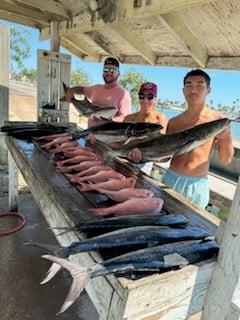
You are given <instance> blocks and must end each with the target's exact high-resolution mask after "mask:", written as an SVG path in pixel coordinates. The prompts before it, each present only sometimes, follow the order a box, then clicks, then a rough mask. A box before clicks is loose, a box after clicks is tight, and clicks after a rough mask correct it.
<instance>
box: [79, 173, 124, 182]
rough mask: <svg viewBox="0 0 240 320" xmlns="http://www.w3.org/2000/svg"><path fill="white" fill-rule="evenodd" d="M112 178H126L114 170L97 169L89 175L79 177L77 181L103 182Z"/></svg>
mask: <svg viewBox="0 0 240 320" xmlns="http://www.w3.org/2000/svg"><path fill="white" fill-rule="evenodd" d="M112 179H126V177H125V176H124V175H123V174H121V173H120V172H117V171H115V170H107V171H99V172H98V173H94V174H92V175H89V176H84V177H79V178H78V179H77V182H94V183H96V182H104V181H109V180H112Z"/></svg>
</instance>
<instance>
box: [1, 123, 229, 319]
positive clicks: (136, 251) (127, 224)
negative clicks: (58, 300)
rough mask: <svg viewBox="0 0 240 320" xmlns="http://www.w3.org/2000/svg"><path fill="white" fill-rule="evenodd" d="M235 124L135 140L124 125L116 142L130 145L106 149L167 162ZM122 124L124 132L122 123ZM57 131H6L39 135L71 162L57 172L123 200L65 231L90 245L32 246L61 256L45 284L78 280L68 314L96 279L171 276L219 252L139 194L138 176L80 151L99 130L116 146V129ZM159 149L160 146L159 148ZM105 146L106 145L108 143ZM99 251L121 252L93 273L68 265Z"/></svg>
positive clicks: (204, 235)
mask: <svg viewBox="0 0 240 320" xmlns="http://www.w3.org/2000/svg"><path fill="white" fill-rule="evenodd" d="M229 123H230V120H228V119H221V120H218V121H215V122H212V123H209V124H207V125H200V126H198V127H195V128H192V129H188V130H185V131H184V132H180V133H177V134H175V135H174V136H172V135H160V134H159V128H152V133H151V134H150V128H151V127H150V128H148V129H147V132H145V131H144V130H145V129H144V126H143V127H141V126H140V127H138V130H140V131H137V133H136V132H135V133H134V135H135V136H134V138H132V136H131V135H133V132H134V130H135V129H134V128H135V127H134V125H133V124H131V125H130V124H124V126H126V125H127V127H124V128H123V124H120V125H119V127H121V134H120V135H119V134H118V135H116V136H115V137H113V139H116V140H114V141H113V140H111V141H113V142H117V141H119V139H120V140H121V139H123V140H124V144H123V145H122V146H121V147H120V148H119V150H115V151H114V150H112V149H110V148H106V150H105V152H106V154H108V155H109V154H111V156H113V157H114V156H123V157H124V156H126V154H127V153H128V152H129V149H131V148H134V147H139V148H140V150H141V151H142V153H143V156H144V160H146V161H147V160H156V159H157V160H159V159H161V158H162V157H166V156H172V155H173V154H174V152H188V151H190V150H191V149H192V148H194V147H195V146H197V145H199V144H201V143H204V142H205V141H206V139H208V138H209V137H211V136H212V135H214V134H215V133H216V131H221V130H222V129H223V128H224V127H226V126H227V125H228V124H229ZM114 125H115V129H114V130H116V124H114ZM21 129H22V130H21ZM53 130H55V128H52V127H51V126H45V125H43V126H40V127H37V126H36V127H29V128H26V130H24V129H23V127H22V128H21V127H16V130H15V131H14V129H12V128H9V127H2V128H1V131H2V132H8V133H9V134H10V135H12V136H14V137H17V138H29V137H30V136H31V139H33V140H35V141H39V142H40V143H39V146H40V147H41V148H42V149H43V150H45V151H47V152H49V153H51V154H53V155H54V157H55V158H57V157H58V155H61V156H63V159H61V160H58V161H56V169H57V170H59V171H60V172H62V173H63V174H64V175H66V176H67V178H68V179H69V180H70V181H71V182H72V183H75V184H77V185H79V186H80V187H81V188H80V191H81V192H89V191H91V190H93V191H96V192H98V193H101V194H104V195H106V196H107V197H108V198H109V199H112V200H113V201H114V202H115V204H114V205H112V206H109V207H106V208H91V209H89V213H92V214H94V215H96V216H102V217H101V219H100V220H97V221H93V222H91V223H87V224H86V223H85V224H79V225H76V226H73V227H71V228H68V227H66V228H65V229H63V232H68V231H69V230H74V231H76V232H78V231H79V232H84V233H86V234H88V233H89V231H91V233H93V235H91V236H90V237H89V236H88V237H87V238H86V239H85V240H82V241H79V242H73V243H70V244H69V246H67V247H64V248H62V247H59V246H57V247H56V246H50V245H46V244H39V243H30V244H31V245H37V246H40V247H44V248H46V249H48V250H49V251H50V252H53V253H54V254H55V255H56V256H52V255H44V256H43V258H46V259H48V260H50V261H52V262H53V264H52V266H51V268H50V269H49V271H48V275H47V277H46V278H45V279H44V280H43V281H42V283H46V282H48V281H49V280H50V279H51V278H52V277H53V276H54V275H55V274H56V273H57V272H58V270H59V269H60V268H61V266H62V267H64V268H66V269H67V270H68V271H69V272H70V273H71V275H72V277H73V283H72V286H71V289H70V291H69V294H68V296H67V298H66V300H65V302H64V304H63V306H62V308H61V310H60V313H61V312H64V311H65V310H66V309H67V308H69V307H70V306H71V304H72V303H73V302H74V301H75V300H76V299H77V297H78V295H79V294H80V293H81V292H82V290H83V289H84V287H85V285H86V283H87V282H88V280H89V279H90V278H94V277H97V276H103V275H106V274H109V273H113V274H116V275H122V276H126V273H130V274H131V275H133V276H135V275H136V274H139V273H141V272H143V271H144V272H164V271H167V270H169V269H176V268H181V267H183V266H185V265H188V264H191V263H196V262H198V261H201V260H205V259H208V258H211V257H213V256H214V255H216V254H217V253H218V250H219V246H218V244H217V243H216V242H215V241H214V240H213V238H212V235H211V234H209V233H208V232H206V231H204V230H202V229H201V228H196V227H193V226H191V225H189V223H188V221H187V219H186V218H185V217H183V216H182V215H179V214H175V215H165V214H164V210H162V207H163V200H162V199H161V198H157V197H154V194H153V193H152V192H151V191H150V190H146V189H142V188H137V187H136V182H137V178H136V177H135V176H130V177H125V176H123V175H122V174H121V173H119V172H117V171H115V170H113V169H112V167H111V166H108V165H107V164H106V163H105V162H104V160H105V159H104V160H103V158H102V157H100V156H99V155H98V154H96V153H95V152H94V151H93V149H91V148H89V147H80V146H79V144H78V142H77V139H79V137H85V136H86V135H87V134H89V133H91V130H95V132H94V133H95V134H98V138H99V139H100V140H101V139H102V140H104V138H105V139H107V141H109V137H110V136H112V133H111V130H112V123H110V122H109V124H107V123H106V124H105V126H100V127H98V128H95V129H94V128H93V129H87V131H85V132H81V133H79V132H78V130H75V131H74V130H68V129H67V128H65V127H64V126H63V127H62V128H61V129H59V130H58V131H57V130H55V132H53ZM104 130H105V131H104ZM119 130H120V128H119ZM24 131H25V132H24ZM103 132H104V134H103ZM119 132H120V131H118V133H119ZM41 133H42V134H43V135H41ZM48 133H49V135H48ZM138 134H139V135H138ZM166 141H168V143H166ZM176 141H178V142H177V146H176V145H174V143H175V142H176ZM173 142H174V143H173ZM156 145H157V146H159V148H156ZM99 146H100V147H102V145H101V143H99ZM163 146H164V148H163ZM165 148H167V149H166V150H165ZM109 216H114V217H109ZM94 230H97V231H96V232H95V231H94ZM94 233H95V235H94ZM99 233H100V234H99ZM96 234H97V235H96ZM118 249H124V250H123V253H122V252H121V250H120V252H121V253H120V254H119V250H118ZM92 250H100V252H101V253H102V252H109V251H111V252H113V253H114V254H113V256H110V257H107V259H104V261H103V262H102V263H100V264H93V265H91V266H89V267H87V268H84V267H82V266H80V265H76V264H74V263H72V262H70V261H69V260H68V259H67V258H68V257H69V256H70V255H73V254H76V253H80V252H86V251H92Z"/></svg>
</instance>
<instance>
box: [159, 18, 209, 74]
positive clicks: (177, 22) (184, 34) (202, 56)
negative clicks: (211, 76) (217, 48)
mask: <svg viewBox="0 0 240 320" xmlns="http://www.w3.org/2000/svg"><path fill="white" fill-rule="evenodd" d="M159 19H160V21H161V22H162V20H163V21H164V22H165V25H166V26H167V27H168V28H169V29H170V30H172V32H173V34H174V35H175V37H177V39H178V40H180V41H181V42H182V44H183V46H184V47H185V49H186V50H187V51H188V52H189V54H190V55H191V56H192V58H193V59H194V60H195V61H196V62H197V64H198V65H199V66H200V67H201V68H205V67H206V65H207V61H208V54H207V50H206V49H205V48H204V47H203V46H202V44H201V43H200V42H199V41H198V39H197V38H196V37H195V36H194V34H193V33H192V32H191V31H190V30H189V28H188V27H187V26H186V24H185V22H184V21H183V20H182V19H181V18H179V16H178V15H177V14H176V13H168V14H164V15H162V16H161V17H159Z"/></svg>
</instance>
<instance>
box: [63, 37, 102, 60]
mask: <svg viewBox="0 0 240 320" xmlns="http://www.w3.org/2000/svg"><path fill="white" fill-rule="evenodd" d="M78 43H80V44H81V46H80V45H77V44H76V42H74V41H73V40H69V39H66V38H64V37H62V38H61V46H62V47H63V48H65V49H66V50H68V51H70V52H71V53H73V54H74V55H75V56H77V57H79V58H80V59H82V60H84V59H85V57H86V56H90V57H92V58H93V59H94V60H96V61H100V59H101V57H100V56H99V55H98V54H96V52H95V51H94V50H91V49H90V47H89V46H86V45H83V44H82V43H81V41H79V42H78Z"/></svg>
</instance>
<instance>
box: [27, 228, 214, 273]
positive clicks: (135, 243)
mask: <svg viewBox="0 0 240 320" xmlns="http://www.w3.org/2000/svg"><path fill="white" fill-rule="evenodd" d="M209 236H210V234H209V233H208V232H206V231H204V230H202V229H200V228H196V227H190V226H187V227H185V228H171V227H165V226H137V227H130V228H123V229H120V230H115V231H111V232H107V233H104V234H101V235H98V236H96V237H92V238H89V239H85V240H82V241H79V242H73V243H72V244H70V245H69V246H68V247H61V246H56V245H47V244H42V243H37V242H30V243H25V245H30V246H36V247H40V248H44V249H47V250H49V251H51V252H53V253H54V254H55V255H57V256H60V257H64V258H67V257H68V256H69V255H72V254H76V253H80V252H88V251H92V250H100V249H112V248H125V249H130V250H133V249H134V248H135V249H136V248H139V247H148V246H155V245H159V244H165V243H172V242H176V241H183V240H199V239H204V238H206V237H209ZM59 269H60V267H59V266H56V265H53V266H51V267H50V269H49V277H51V278H52V277H53V276H54V275H55V274H56V273H57V272H58V271H59Z"/></svg>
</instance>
